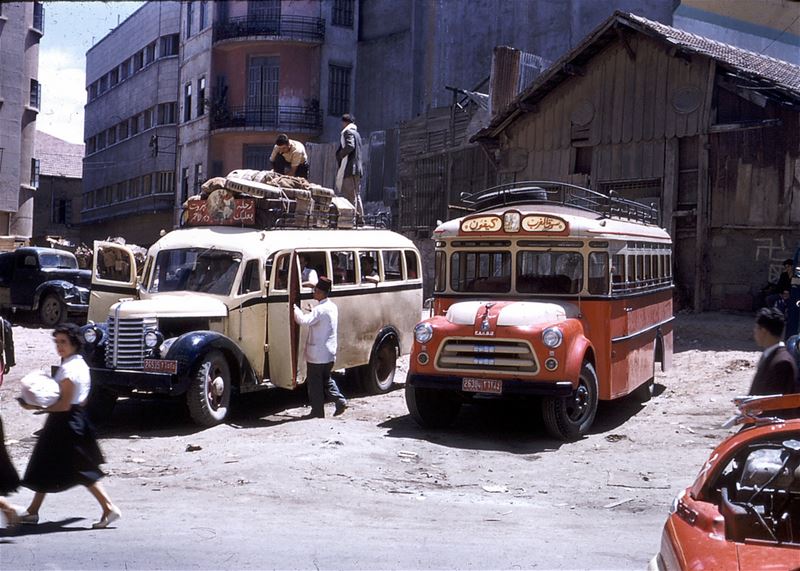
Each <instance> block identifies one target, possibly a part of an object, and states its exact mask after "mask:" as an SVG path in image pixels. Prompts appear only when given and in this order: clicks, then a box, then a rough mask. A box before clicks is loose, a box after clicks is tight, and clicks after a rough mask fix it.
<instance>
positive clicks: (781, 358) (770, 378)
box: [748, 307, 800, 395]
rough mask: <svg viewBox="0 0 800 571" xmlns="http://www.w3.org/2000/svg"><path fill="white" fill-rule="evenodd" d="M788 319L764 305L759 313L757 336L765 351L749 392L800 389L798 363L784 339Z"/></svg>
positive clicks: (779, 391)
mask: <svg viewBox="0 0 800 571" xmlns="http://www.w3.org/2000/svg"><path fill="white" fill-rule="evenodd" d="M785 325H786V319H785V318H784V316H783V313H782V312H781V311H780V310H778V309H775V308H774V307H770V308H766V307H764V308H761V309H760V310H759V311H758V313H757V314H756V322H755V325H754V326H753V338H754V339H755V341H756V344H757V345H758V346H759V347H761V348H762V349H763V350H764V352H763V353H762V354H761V360H760V361H759V362H758V368H757V369H756V375H755V377H754V378H753V384H752V385H750V392H749V393H748V394H749V395H777V394H781V395H783V394H790V393H796V392H800V387H798V386H797V385H798V383H797V365H796V363H795V361H794V358H793V357H792V355H791V354H790V353H789V351H788V350H787V349H786V345H785V344H784V342H783V329H784V327H785Z"/></svg>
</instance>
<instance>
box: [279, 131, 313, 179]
mask: <svg viewBox="0 0 800 571" xmlns="http://www.w3.org/2000/svg"><path fill="white" fill-rule="evenodd" d="M269 160H270V162H271V163H272V170H274V171H275V172H276V173H278V174H285V175H288V176H299V177H300V178H304V179H308V155H307V154H306V148H305V147H304V146H303V143H301V142H300V141H295V140H294V139H290V138H289V137H288V136H287V135H286V134H283V133H281V134H280V135H278V138H277V139H275V147H273V149H272V154H271V155H270V157H269Z"/></svg>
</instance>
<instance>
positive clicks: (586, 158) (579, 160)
mask: <svg viewBox="0 0 800 571" xmlns="http://www.w3.org/2000/svg"><path fill="white" fill-rule="evenodd" d="M572 172H573V173H575V174H591V173H592V147H575V164H574V165H573V167H572Z"/></svg>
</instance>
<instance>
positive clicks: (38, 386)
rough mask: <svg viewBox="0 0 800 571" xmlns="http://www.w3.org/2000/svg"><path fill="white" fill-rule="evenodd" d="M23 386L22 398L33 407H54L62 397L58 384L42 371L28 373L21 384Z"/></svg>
mask: <svg viewBox="0 0 800 571" xmlns="http://www.w3.org/2000/svg"><path fill="white" fill-rule="evenodd" d="M19 384H20V385H22V390H21V391H20V395H19V396H20V397H21V398H22V400H24V401H25V402H26V403H28V404H30V405H33V406H40V407H42V408H47V407H49V406H53V405H54V404H55V403H56V401H58V397H59V396H60V395H61V391H60V389H59V386H58V383H57V382H56V381H55V380H54V379H53V377H50V376H48V375H45V374H44V373H43V372H41V371H33V372H31V373H28V374H27V375H25V376H24V377H22V379H21V380H20V382H19Z"/></svg>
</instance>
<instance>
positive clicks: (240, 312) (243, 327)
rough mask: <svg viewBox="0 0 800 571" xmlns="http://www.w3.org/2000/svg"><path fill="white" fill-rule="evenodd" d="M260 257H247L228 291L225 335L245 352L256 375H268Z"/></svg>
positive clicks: (265, 313) (264, 306)
mask: <svg viewBox="0 0 800 571" xmlns="http://www.w3.org/2000/svg"><path fill="white" fill-rule="evenodd" d="M260 263H261V261H260V260H259V259H258V258H253V259H251V260H247V262H246V263H245V264H244V271H243V272H242V279H241V280H240V281H239V283H238V285H237V286H236V289H235V290H234V291H233V292H232V296H233V300H232V301H233V303H232V304H230V308H231V309H230V311H229V312H228V336H229V337H230V338H231V339H233V340H235V341H236V344H237V345H239V347H241V349H242V350H243V351H244V354H245V355H247V357H248V360H249V361H250V365H251V366H252V367H253V371H254V372H255V373H256V378H257V380H258V381H259V382H260V381H261V380H262V379H268V378H269V371H266V370H264V369H265V367H264V358H265V351H264V344H265V343H266V342H267V340H266V338H265V337H266V335H267V325H266V324H267V290H266V289H265V287H264V286H262V284H261V274H262V271H261V268H260V267H259V265H260Z"/></svg>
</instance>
